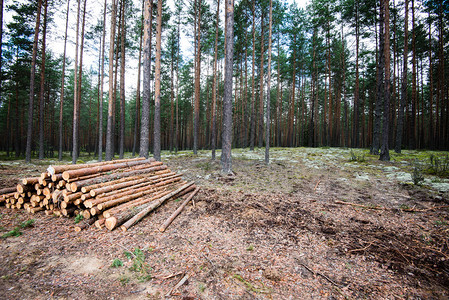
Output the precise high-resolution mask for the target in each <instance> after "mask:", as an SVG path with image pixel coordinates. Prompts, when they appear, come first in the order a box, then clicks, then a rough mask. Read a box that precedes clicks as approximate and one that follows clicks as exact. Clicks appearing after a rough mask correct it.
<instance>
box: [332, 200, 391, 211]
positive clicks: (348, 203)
mask: <svg viewBox="0 0 449 300" xmlns="http://www.w3.org/2000/svg"><path fill="white" fill-rule="evenodd" d="M335 203H336V204H344V205H351V206H357V207H361V208H366V209H379V210H387V208H385V207H382V206H370V205H363V204H357V203H352V202H345V201H339V200H337V201H335Z"/></svg>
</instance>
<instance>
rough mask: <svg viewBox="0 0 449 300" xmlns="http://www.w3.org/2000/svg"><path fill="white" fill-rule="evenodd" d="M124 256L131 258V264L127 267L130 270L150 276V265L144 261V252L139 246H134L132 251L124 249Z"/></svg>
mask: <svg viewBox="0 0 449 300" xmlns="http://www.w3.org/2000/svg"><path fill="white" fill-rule="evenodd" d="M124 254H125V256H126V257H127V258H128V259H132V262H133V264H132V266H131V267H130V268H129V269H130V270H131V271H134V272H139V273H142V274H143V275H142V276H150V277H151V275H150V267H149V266H148V264H147V263H146V262H145V254H144V253H143V251H142V250H141V249H139V248H135V249H134V251H133V252H129V251H125V253H124Z"/></svg>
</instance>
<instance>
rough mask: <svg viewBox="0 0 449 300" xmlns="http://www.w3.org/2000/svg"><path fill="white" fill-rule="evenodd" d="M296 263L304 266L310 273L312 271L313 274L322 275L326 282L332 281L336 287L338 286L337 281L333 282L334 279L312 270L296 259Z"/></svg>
mask: <svg viewBox="0 0 449 300" xmlns="http://www.w3.org/2000/svg"><path fill="white" fill-rule="evenodd" d="M298 263H299V264H300V265H301V266H303V267H304V268H306V269H307V270H308V271H309V272H310V273H312V274H313V275H319V276H321V277H323V278H324V279H326V280H327V281H328V282H330V283H332V284H333V285H335V286H336V287H340V286H339V285H338V284H337V283H335V281H333V280H332V279H330V278H329V277H327V276H326V275H324V274H323V273H320V272H316V271H314V270H312V269H311V268H310V267H308V266H307V265H306V264H305V263H303V262H301V261H298Z"/></svg>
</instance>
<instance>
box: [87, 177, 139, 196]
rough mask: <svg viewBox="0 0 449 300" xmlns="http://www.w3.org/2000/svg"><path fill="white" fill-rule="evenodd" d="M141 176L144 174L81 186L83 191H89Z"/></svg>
mask: <svg viewBox="0 0 449 300" xmlns="http://www.w3.org/2000/svg"><path fill="white" fill-rule="evenodd" d="M139 178H142V176H132V177H125V178H121V179H117V180H112V181H108V182H101V183H97V184H93V185H88V186H83V187H82V188H81V192H83V193H88V192H90V191H91V190H94V189H98V188H101V187H104V186H108V185H110V184H117V183H121V182H126V181H131V180H136V179H139Z"/></svg>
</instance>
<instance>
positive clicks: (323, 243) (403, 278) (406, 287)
mask: <svg viewBox="0 0 449 300" xmlns="http://www.w3.org/2000/svg"><path fill="white" fill-rule="evenodd" d="M354 154H355V156H356V157H357V158H358V160H357V159H356V160H355V161H354V160H351V154H350V150H348V149H335V148H328V149H325V148H319V149H312V148H297V149H287V148H285V149H284V148H277V149H273V150H272V152H271V158H272V159H271V163H270V164H269V165H265V164H264V163H263V149H260V150H256V151H253V152H251V151H249V150H248V149H244V150H233V171H234V174H233V175H223V174H221V173H220V164H219V160H217V161H211V160H210V153H209V152H207V151H201V152H200V153H199V155H197V156H194V155H192V154H191V153H188V152H181V153H179V154H178V155H169V154H168V153H166V154H165V155H164V156H163V161H164V162H165V163H166V164H167V165H168V166H169V168H170V169H171V170H173V171H176V172H179V173H183V174H184V176H183V177H184V179H186V180H194V181H195V182H196V184H197V186H199V187H201V190H200V192H199V193H198V194H197V195H196V196H195V198H194V203H191V204H189V205H188V206H187V207H186V209H185V210H184V211H183V212H182V213H181V215H180V216H179V217H178V218H177V219H175V221H174V222H173V224H172V225H170V227H168V229H167V230H166V232H165V233H160V232H159V231H158V228H159V226H160V225H161V224H162V223H163V222H164V220H165V219H166V218H167V217H168V216H169V215H170V214H171V213H172V212H173V211H174V210H175V209H176V208H177V207H178V206H179V205H180V203H181V202H179V201H178V200H179V199H178V200H174V201H173V200H172V201H170V202H167V203H166V204H164V205H163V206H161V207H160V208H159V209H158V210H156V211H155V212H154V213H152V214H151V215H149V216H147V217H146V218H144V219H143V220H142V221H141V222H140V223H138V224H137V225H135V226H134V227H132V228H131V229H130V230H129V231H127V232H124V233H123V232H121V231H118V230H115V231H112V232H109V231H107V230H106V229H103V230H98V229H96V228H88V229H86V230H83V231H81V232H78V233H77V232H75V231H74V230H73V228H74V225H75V224H74V220H73V218H58V217H54V216H46V215H44V214H40V213H38V214H35V215H31V214H28V213H26V212H25V211H23V210H11V209H7V208H5V207H4V206H1V207H0V234H5V233H7V232H9V231H10V230H12V229H13V228H14V227H16V226H18V225H19V224H21V223H22V222H24V221H27V220H30V219H34V220H35V223H34V224H33V226H32V227H28V228H24V229H21V232H22V235H20V236H18V237H7V238H1V239H0V291H1V292H0V299H163V298H173V299H364V298H366V299H409V298H412V299H447V298H449V242H448V238H449V192H448V191H449V181H448V179H445V178H439V177H436V176H431V175H427V174H425V175H424V176H425V180H424V182H423V183H422V184H421V185H414V184H413V183H412V182H411V181H412V179H411V175H410V174H411V172H412V169H413V167H412V164H411V162H413V161H415V160H420V161H422V162H423V163H424V162H425V160H426V159H427V156H428V155H430V154H429V152H426V153H423V152H412V151H411V152H407V151H405V152H404V154H402V155H393V157H392V158H393V159H392V161H391V162H380V161H378V160H377V156H370V155H368V154H367V151H366V150H358V151H355V152H354ZM443 154H444V153H435V155H443ZM218 157H219V156H218ZM51 163H55V162H53V161H45V162H41V163H39V164H36V165H35V164H25V163H24V162H23V161H2V162H0V188H3V187H7V186H13V185H15V184H16V183H17V179H18V178H23V177H29V176H33V175H38V174H40V173H41V172H42V171H43V170H45V168H46V166H47V165H48V164H51ZM423 168H424V167H423ZM349 203H352V204H349ZM182 279H184V280H182ZM180 282H181V283H182V284H180V285H178V286H177V284H178V283H180Z"/></svg>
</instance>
